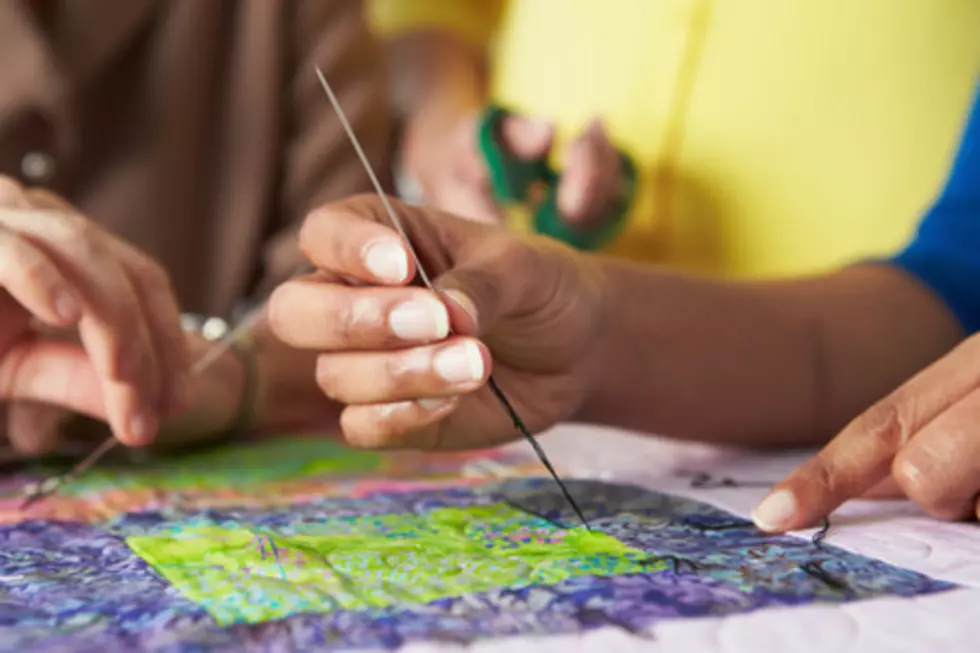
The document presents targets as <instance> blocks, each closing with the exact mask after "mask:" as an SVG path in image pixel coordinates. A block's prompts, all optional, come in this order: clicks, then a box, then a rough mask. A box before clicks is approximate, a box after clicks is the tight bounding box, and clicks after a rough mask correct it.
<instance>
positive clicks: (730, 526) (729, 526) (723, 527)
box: [682, 519, 754, 532]
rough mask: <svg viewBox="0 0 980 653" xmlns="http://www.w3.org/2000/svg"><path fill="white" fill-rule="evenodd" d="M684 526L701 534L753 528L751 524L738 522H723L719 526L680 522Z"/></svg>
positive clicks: (689, 521) (688, 520)
mask: <svg viewBox="0 0 980 653" xmlns="http://www.w3.org/2000/svg"><path fill="white" fill-rule="evenodd" d="M682 523H683V524H684V525H685V526H689V527H690V528H694V529H697V530H699V531H702V532H708V531H735V530H739V529H742V528H754V525H753V524H752V522H747V521H739V522H724V523H721V524H701V523H698V522H696V521H693V520H690V519H685V520H684V521H683V522H682Z"/></svg>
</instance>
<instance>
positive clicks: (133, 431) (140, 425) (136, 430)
mask: <svg viewBox="0 0 980 653" xmlns="http://www.w3.org/2000/svg"><path fill="white" fill-rule="evenodd" d="M157 425H158V422H157V419H156V417H155V416H154V415H153V414H152V413H150V412H149V411H146V412H143V413H140V414H139V415H136V416H135V417H134V418H133V419H132V421H131V422H130V424H129V435H130V437H131V438H132V441H133V444H137V445H140V444H146V443H147V442H149V441H150V440H151V439H152V438H153V436H154V435H155V434H156V430H157Z"/></svg>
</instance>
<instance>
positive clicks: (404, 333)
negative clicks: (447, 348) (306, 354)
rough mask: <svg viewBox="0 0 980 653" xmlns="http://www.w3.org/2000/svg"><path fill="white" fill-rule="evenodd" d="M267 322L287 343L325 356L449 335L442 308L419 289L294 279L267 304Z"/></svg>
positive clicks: (447, 316) (447, 318)
mask: <svg viewBox="0 0 980 653" xmlns="http://www.w3.org/2000/svg"><path fill="white" fill-rule="evenodd" d="M269 323H270V325H271V326H272V329H273V330H274V331H275V333H276V335H277V336H278V337H279V338H280V339H281V340H282V341H283V342H285V343H286V344H288V345H291V346H293V347H297V348H301V349H319V350H325V351H339V350H351V349H354V350H370V349H392V348H401V347H404V346H406V345H416V344H420V343H427V342H434V341H437V340H442V339H444V338H446V337H447V336H448V335H449V326H450V325H449V313H448V311H447V309H446V305H445V304H444V303H443V302H442V301H441V300H440V299H439V297H438V296H437V295H436V294H434V293H432V292H431V291H428V290H424V289H422V288H363V287H362V288H352V287H349V286H345V285H341V284H336V283H329V282H321V281H315V280H313V279H297V280H294V281H290V282H287V283H285V284H283V285H282V286H280V287H279V288H277V289H276V291H275V292H274V293H273V295H272V297H271V298H270V300H269Z"/></svg>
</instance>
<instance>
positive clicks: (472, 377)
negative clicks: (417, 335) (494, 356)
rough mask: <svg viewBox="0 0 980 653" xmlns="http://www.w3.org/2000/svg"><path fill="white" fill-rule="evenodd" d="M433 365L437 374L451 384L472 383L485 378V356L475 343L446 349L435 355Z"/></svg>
mask: <svg viewBox="0 0 980 653" xmlns="http://www.w3.org/2000/svg"><path fill="white" fill-rule="evenodd" d="M432 363H433V367H435V370H436V374H438V375H439V376H441V377H442V378H443V379H445V380H446V381H448V382H449V383H472V382H473V381H479V380H480V379H482V378H483V355H482V354H481V353H480V348H479V347H477V346H476V343H473V342H469V341H464V342H460V343H457V344H455V345H452V346H451V347H446V348H445V349H443V350H442V351H440V352H439V353H438V354H436V355H435V358H434V360H433V361H432Z"/></svg>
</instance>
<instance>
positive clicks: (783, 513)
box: [752, 490, 796, 531]
mask: <svg viewBox="0 0 980 653" xmlns="http://www.w3.org/2000/svg"><path fill="white" fill-rule="evenodd" d="M795 514H796V497H794V496H793V493H792V492H790V491H789V490H777V491H775V492H773V493H772V494H770V495H769V496H768V497H766V498H765V499H763V500H762V503H760V504H759V505H758V506H756V509H755V510H753V511H752V521H754V522H755V523H756V526H758V527H759V528H761V529H762V530H764V531H781V530H785V527H786V525H787V524H788V523H789V520H791V519H792V518H793V515H795Z"/></svg>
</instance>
